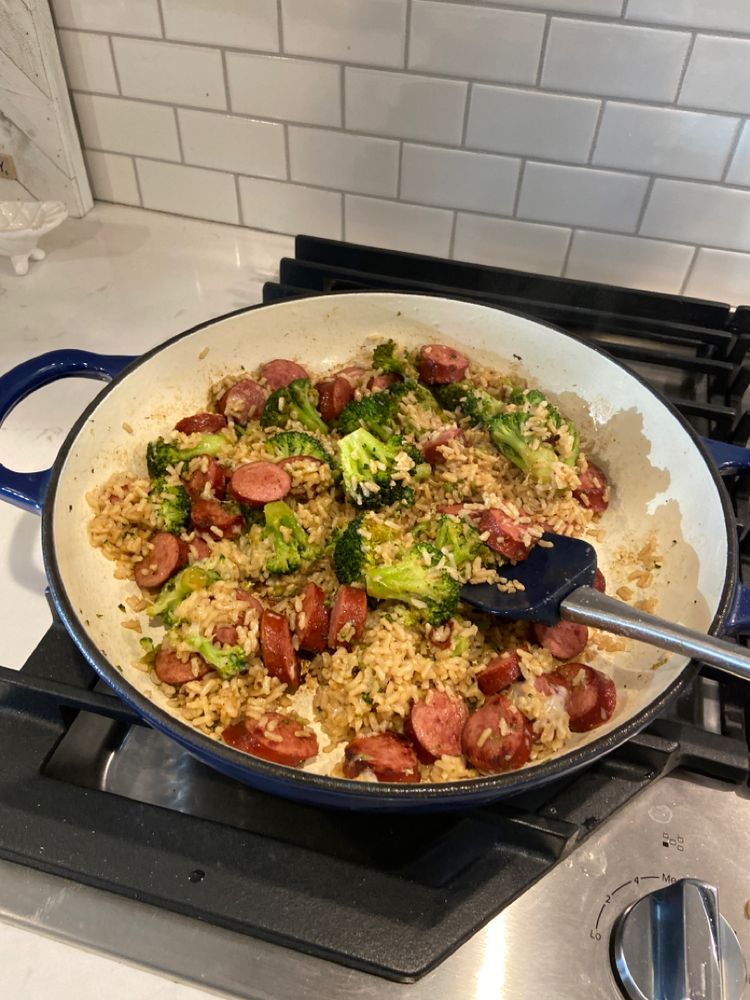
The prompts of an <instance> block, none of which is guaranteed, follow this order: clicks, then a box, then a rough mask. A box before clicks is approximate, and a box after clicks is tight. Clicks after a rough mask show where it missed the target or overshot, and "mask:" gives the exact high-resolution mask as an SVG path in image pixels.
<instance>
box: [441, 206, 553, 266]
mask: <svg viewBox="0 0 750 1000" xmlns="http://www.w3.org/2000/svg"><path fill="white" fill-rule="evenodd" d="M569 241H570V230H569V229H561V228H559V227H558V226H538V225H535V224H534V223H529V222H517V221H516V220H515V219H497V218H495V217H493V216H491V215H465V214H464V213H463V212H459V213H458V218H457V221H456V239H455V243H454V247H453V257H454V259H455V260H466V261H475V262H477V263H479V264H493V265H494V266H495V267H512V268H515V269H516V270H519V271H536V272H538V273H539V274H561V273H562V267H563V263H564V261H565V254H566V252H567V249H568V243H569Z"/></svg>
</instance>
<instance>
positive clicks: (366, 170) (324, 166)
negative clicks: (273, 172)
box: [289, 126, 398, 197]
mask: <svg viewBox="0 0 750 1000" xmlns="http://www.w3.org/2000/svg"><path fill="white" fill-rule="evenodd" d="M289 160H290V171H291V177H292V180H293V181H300V182H301V183H302V184H316V185H320V186H321V187H329V188H338V189H341V190H344V191H356V192H358V193H361V194H377V195H384V196H386V197H389V196H390V197H395V195H396V191H397V188H398V143H397V142H393V141H392V140H390V139H375V138H372V137H371V136H364V135H349V134H348V133H345V132H329V131H328V130H326V129H315V128H301V127H300V128H297V127H294V126H290V127H289Z"/></svg>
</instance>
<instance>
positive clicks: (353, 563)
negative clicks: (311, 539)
mask: <svg viewBox="0 0 750 1000" xmlns="http://www.w3.org/2000/svg"><path fill="white" fill-rule="evenodd" d="M363 525H364V530H363ZM395 537H396V532H395V531H394V530H393V529H392V528H389V527H387V526H386V525H384V524H379V523H377V522H370V523H367V524H365V519H364V516H363V515H361V514H360V515H359V517H355V518H354V520H352V521H350V522H349V523H348V524H347V526H346V527H345V528H344V530H343V531H341V532H339V533H338V535H337V537H336V541H335V544H334V547H333V555H332V560H333V568H334V571H335V573H336V578H337V579H338V581H339V583H359V582H361V581H362V580H363V579H364V574H365V570H366V569H367V568H368V566H371V565H374V564H375V563H376V562H377V559H378V548H379V546H380V545H382V544H383V543H385V542H389V541H392V540H393V539H394V538H395Z"/></svg>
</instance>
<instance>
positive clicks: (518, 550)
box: [479, 507, 531, 562]
mask: <svg viewBox="0 0 750 1000" xmlns="http://www.w3.org/2000/svg"><path fill="white" fill-rule="evenodd" d="M528 530H529V529H528V525H525V524H520V523H519V522H518V521H514V520H513V518H512V517H510V516H509V515H508V514H506V513H505V511H502V510H500V509H499V508H497V507H491V508H490V509H489V510H485V511H482V516H481V517H480V518H479V532H480V534H484V533H485V531H486V532H488V534H489V537H488V538H487V545H489V547H490V548H491V549H492V550H493V551H494V552H499V553H500V555H501V556H505V558H506V559H512V560H513V562H521V561H522V560H523V559H525V558H526V557H527V556H528V554H529V552H530V551H531V547H530V546H529V545H528V544H527V543H526V541H525V537H526V533H527V531H528Z"/></svg>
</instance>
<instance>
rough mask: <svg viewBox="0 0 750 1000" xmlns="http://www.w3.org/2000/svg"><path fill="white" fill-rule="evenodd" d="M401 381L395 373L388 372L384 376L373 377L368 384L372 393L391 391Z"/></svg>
mask: <svg viewBox="0 0 750 1000" xmlns="http://www.w3.org/2000/svg"><path fill="white" fill-rule="evenodd" d="M400 381H401V379H400V378H399V377H398V375H396V374H395V373H394V372H386V373H385V374H384V375H373V376H372V378H371V379H370V380H369V381H368V383H367V388H368V389H369V390H370V392H382V391H383V389H390V387H391V386H392V385H395V384H396V382H400Z"/></svg>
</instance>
